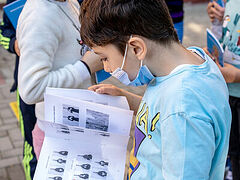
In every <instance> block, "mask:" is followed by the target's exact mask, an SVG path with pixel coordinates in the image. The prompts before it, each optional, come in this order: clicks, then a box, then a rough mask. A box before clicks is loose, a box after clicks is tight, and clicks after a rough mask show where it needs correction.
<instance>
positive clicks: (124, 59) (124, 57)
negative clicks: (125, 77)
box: [121, 35, 132, 69]
mask: <svg viewBox="0 0 240 180" xmlns="http://www.w3.org/2000/svg"><path fill="white" fill-rule="evenodd" d="M131 38H132V35H131V36H130V38H129V40H130V39H131ZM127 51H128V43H127V44H126V48H125V52H124V56H123V62H122V66H121V69H123V66H124V64H125V61H126V57H127Z"/></svg>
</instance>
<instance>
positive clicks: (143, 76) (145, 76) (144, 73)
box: [111, 36, 154, 86]
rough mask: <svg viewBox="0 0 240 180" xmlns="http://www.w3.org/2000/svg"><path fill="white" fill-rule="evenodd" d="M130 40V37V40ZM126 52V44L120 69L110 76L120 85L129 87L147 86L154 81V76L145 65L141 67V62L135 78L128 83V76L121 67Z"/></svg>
mask: <svg viewBox="0 0 240 180" xmlns="http://www.w3.org/2000/svg"><path fill="white" fill-rule="evenodd" d="M131 38H132V36H130V39H131ZM127 51H128V44H126V48H125V52H124V57H123V62H122V66H121V68H119V67H118V68H117V69H116V70H115V71H114V72H113V73H111V75H112V76H114V77H115V78H117V79H118V80H119V81H120V82H121V83H123V84H125V85H129V86H143V85H145V84H149V83H150V81H151V80H153V79H154V76H153V75H152V73H151V72H150V71H149V69H148V67H147V66H146V65H144V66H142V61H141V67H140V69H139V71H138V75H137V77H136V78H135V79H134V80H133V81H130V79H129V77H128V74H127V73H126V72H125V71H124V70H123V66H124V64H125V61H126V57H127Z"/></svg>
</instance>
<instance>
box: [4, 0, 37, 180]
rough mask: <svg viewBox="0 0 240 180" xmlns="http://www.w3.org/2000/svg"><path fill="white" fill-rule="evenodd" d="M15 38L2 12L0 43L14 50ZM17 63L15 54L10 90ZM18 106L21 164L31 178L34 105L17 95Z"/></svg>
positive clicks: (15, 75)
mask: <svg viewBox="0 0 240 180" xmlns="http://www.w3.org/2000/svg"><path fill="white" fill-rule="evenodd" d="M14 1H15V0H7V4H10V3H12V2H14ZM15 40H16V30H15V29H14V27H13V26H12V24H11V22H10V20H9V19H8V17H7V16H6V14H5V13H3V22H1V24H0V45H1V46H2V47H3V48H5V49H6V50H8V51H9V52H10V53H14V54H16V52H15V48H14V43H15ZM18 65H19V57H18V56H17V55H16V62H15V69H14V75H13V76H14V83H13V85H12V88H11V89H10V91H11V92H14V91H16V90H17V86H18V81H17V79H18V77H17V76H18ZM17 97H18V106H19V107H18V108H19V120H20V126H21V131H22V135H23V137H24V146H23V166H24V171H25V176H26V180H31V179H33V176H34V172H35V169H36V166H37V158H36V155H35V153H34V149H33V142H32V130H33V128H34V126H35V123H36V117H35V105H28V104H26V103H24V102H23V100H22V99H21V97H20V96H19V95H18V96H17Z"/></svg>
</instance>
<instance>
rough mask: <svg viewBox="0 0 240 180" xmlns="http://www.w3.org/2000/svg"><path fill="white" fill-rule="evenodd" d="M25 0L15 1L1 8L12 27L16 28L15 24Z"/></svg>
mask: <svg viewBox="0 0 240 180" xmlns="http://www.w3.org/2000/svg"><path fill="white" fill-rule="evenodd" d="M26 1H27V0H17V1H14V2H12V3H10V4H8V5H6V6H4V7H3V10H4V12H5V13H6V15H7V17H8V18H9V20H10V21H11V23H12V25H13V27H14V28H15V29H16V28H17V22H18V18H19V15H20V13H21V12H22V9H23V7H24V5H25V3H26Z"/></svg>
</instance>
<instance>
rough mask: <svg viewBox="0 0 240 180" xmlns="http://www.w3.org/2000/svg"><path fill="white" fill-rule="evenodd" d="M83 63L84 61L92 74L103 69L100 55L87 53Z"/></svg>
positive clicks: (91, 52)
mask: <svg viewBox="0 0 240 180" xmlns="http://www.w3.org/2000/svg"><path fill="white" fill-rule="evenodd" d="M82 61H84V62H85V63H86V64H87V65H88V66H89V68H90V71H91V73H95V72H97V71H99V70H102V69H103V63H102V61H101V58H100V56H99V55H97V54H95V53H94V52H93V51H87V52H86V53H85V54H84V56H83V58H82Z"/></svg>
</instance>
